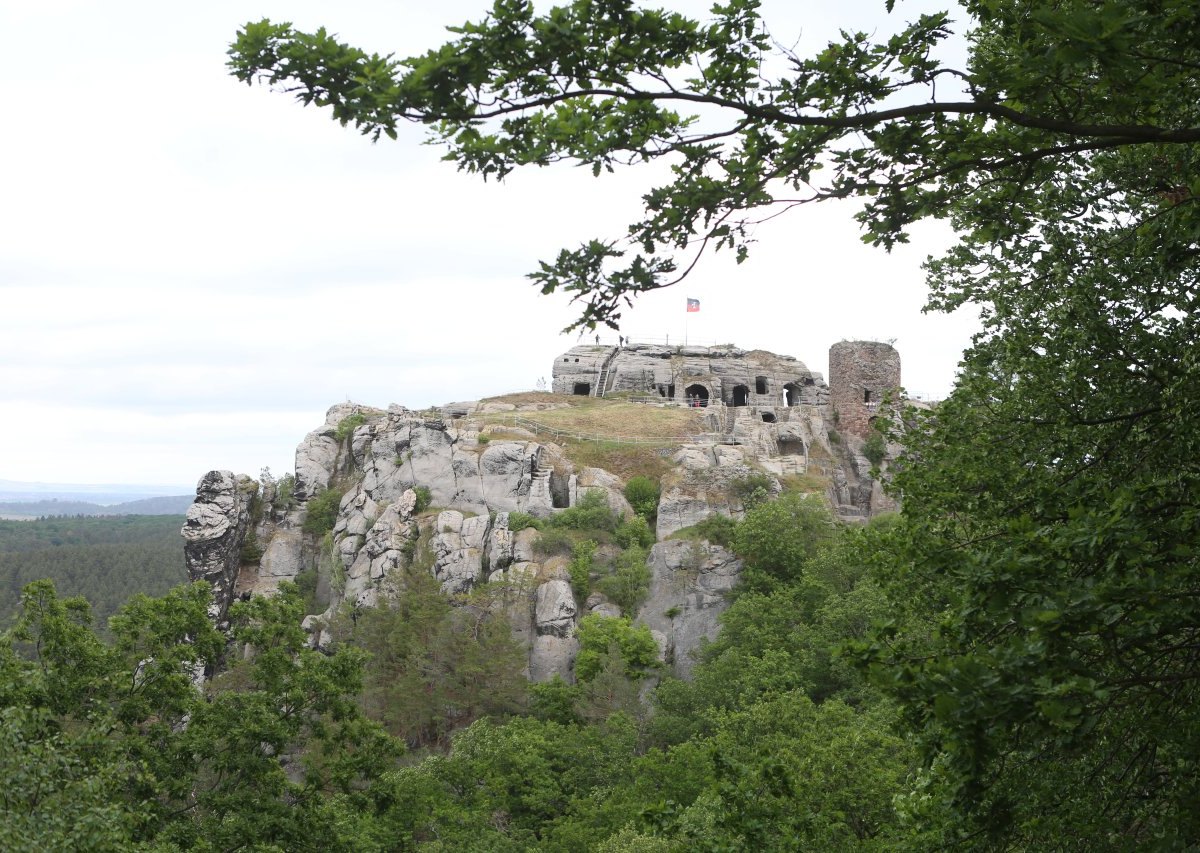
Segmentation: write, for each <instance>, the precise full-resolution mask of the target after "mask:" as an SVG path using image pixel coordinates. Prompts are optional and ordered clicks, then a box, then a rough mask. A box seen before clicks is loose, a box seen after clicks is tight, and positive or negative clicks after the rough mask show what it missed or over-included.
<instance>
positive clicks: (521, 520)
mask: <svg viewBox="0 0 1200 853" xmlns="http://www.w3.org/2000/svg"><path fill="white" fill-rule="evenodd" d="M543 526H544V525H543V523H542V520H541V519H540V518H536V517H534V516H532V515H530V514H529V513H527V512H510V513H509V514H508V529H509V530H511V531H513V532H514V533H516V532H517V531H518V530H524V529H525V528H527V527H532V528H533V529H534V530H541V529H542V527H543Z"/></svg>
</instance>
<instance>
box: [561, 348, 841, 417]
mask: <svg viewBox="0 0 1200 853" xmlns="http://www.w3.org/2000/svg"><path fill="white" fill-rule="evenodd" d="M553 375H554V392H555V393H556V394H577V395H584V396H591V397H602V396H604V395H605V394H610V393H614V392H620V391H625V392H633V393H635V394H645V395H649V396H653V397H659V398H661V399H668V400H676V401H687V400H694V399H697V398H702V399H703V401H706V402H717V401H720V402H723V403H725V404H726V405H728V406H751V407H765V408H768V409H774V408H776V407H781V408H789V407H792V406H798V405H802V404H803V405H822V404H824V403H825V402H826V400H827V399H828V393H829V391H828V388H827V387H826V385H825V381H824V379H823V378H822V376H821V374H820V373H817V372H815V371H812V370H809V369H808V367H806V366H805V364H804V362H802V361H798V360H797V359H795V358H792V357H791V356H789V355H776V354H775V353H771V352H766V351H765V350H742V349H738V348H737V347H734V346H720V347H701V346H675V347H672V346H659V345H656V344H630V345H628V346H626V347H624V348H618V347H610V346H600V345H596V346H592V345H590V344H588V345H584V346H576V347H572V348H571V349H569V350H568V351H567V352H565V353H563V354H562V355H560V356H558V357H557V358H556V359H555V360H554V370H553Z"/></svg>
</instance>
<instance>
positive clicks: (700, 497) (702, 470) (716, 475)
mask: <svg viewBox="0 0 1200 853" xmlns="http://www.w3.org/2000/svg"><path fill="white" fill-rule="evenodd" d="M671 461H672V462H674V463H675V465H676V469H675V472H674V473H673V474H672V475H671V476H670V477H668V478H666V479H665V480H664V482H663V490H662V495H661V496H660V498H659V502H658V524H657V528H656V532H657V535H658V538H659V539H660V540H661V539H666V538H667V537H668V536H670V535H671V534H672V533H675V532H676V531H679V530H682V529H684V528H685V527H691V526H692V525H694V524H698V523H700V522H701V521H703V520H704V519H706V518H708V517H709V516H710V515H717V514H720V515H727V516H731V517H734V518H740V517H741V515H742V513H743V511H744V507H743V506H742V504H741V501H740V500H738V499H737V497H736V496H735V495H734V494H733V490H732V484H733V482H734V481H735V480H739V479H742V478H745V477H748V476H750V475H752V474H754V473H757V472H756V471H755V470H754V469H753V468H751V467H750V466H749V465H747V464H746V457H745V453H744V451H743V450H742V449H741V448H739V447H728V446H722V445H715V446H714V445H697V444H689V445H684V447H683V448H682V449H680V450H679V452H677V453H676V454H675V455H674V456H673V457H672V459H671Z"/></svg>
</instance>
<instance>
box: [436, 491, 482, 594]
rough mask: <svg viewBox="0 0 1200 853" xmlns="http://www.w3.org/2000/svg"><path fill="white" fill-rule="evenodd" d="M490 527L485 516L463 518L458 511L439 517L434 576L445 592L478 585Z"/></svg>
mask: <svg viewBox="0 0 1200 853" xmlns="http://www.w3.org/2000/svg"><path fill="white" fill-rule="evenodd" d="M489 527H490V523H489V520H488V517H487V516H486V515H481V516H479V515H477V516H474V517H472V518H464V517H463V514H462V513H461V512H458V511H456V510H446V511H445V512H442V513H439V514H438V517H437V533H435V534H434V537H433V548H434V551H435V553H436V554H437V560H436V561H435V562H434V564H433V574H434V576H435V577H436V578H437V579H438V581H440V582H441V584H442V591H443V592H445V593H447V594H453V593H458V592H466V591H467V590H469V589H470V588H471V587H472V586H474V585H475V584H476V583H478V582H479V580H480V579H481V577H482V575H483V554H484V548H485V546H486V542H487V534H488V528H489Z"/></svg>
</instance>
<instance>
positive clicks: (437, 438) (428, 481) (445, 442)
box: [296, 406, 555, 535]
mask: <svg viewBox="0 0 1200 853" xmlns="http://www.w3.org/2000/svg"><path fill="white" fill-rule="evenodd" d="M355 408H356V409H358V408H360V407H355ZM335 410H336V411H337V412H338V413H342V412H343V410H344V407H334V409H331V410H330V413H331V414H330V417H331V418H332V417H333V416H334V413H335ZM374 411H375V412H376V414H375V415H374V417H373V419H371V420H370V421H369V422H368V423H365V424H363V425H362V426H359V427H358V428H357V429H355V430H354V433H353V435H352V436H351V438H350V453H349V454H348V456H346V455H345V454H343V455H342V456H339V448H338V445H337V442H336V441H335V440H334V438H333V435H334V433H335V432H336V421H335V422H334V423H333V424H332V425H330V424H328V423H327V424H326V426H325V427H322V428H321V429H319V430H315V431H314V432H312V433H310V434H309V435H308V437H307V438H305V440H304V442H303V443H302V444H301V446H300V449H299V450H298V451H297V453H296V466H297V472H296V478H297V492H298V493H299V492H300V490H301V484H303V493H304V495H305V496H311V494H312V493H313V491H314V490H320V489H321V488H325V487H327V486H328V484H329V483H330V482H331V481H332V480H333V478H334V475H335V474H336V473H337V472H336V471H335V468H336V466H337V465H339V464H342V465H344V467H345V468H346V469H348V470H351V471H354V472H356V473H361V476H362V479H361V483H360V488H361V491H362V493H363V494H364V495H366V496H368V497H369V498H370V499H371V500H372V501H374V502H375V503H376V504H379V505H385V506H386V505H387V504H389V503H391V502H393V501H395V500H396V499H398V498H399V497H400V495H402V494H403V493H404V492H405V491H407V490H408V489H411V488H414V487H416V486H424V487H425V488H427V489H429V491H430V493H431V494H432V498H433V503H434V504H436V505H438V506H452V507H456V508H458V509H462V510H466V511H470V512H475V513H486V512H488V511H489V510H522V511H524V512H529V513H531V514H542V515H546V514H549V512H550V510H551V509H552V508H553V507H554V506H555V503H554V498H553V496H552V494H551V490H550V488H549V486H548V482H547V481H548V480H549V463H550V457H551V456H552V454H553V451H551V450H550V449H549V448H547V447H546V446H545V445H542V444H540V443H538V442H536V441H493V442H489V443H486V444H484V443H481V442H480V441H479V440H478V432H477V431H476V430H475V428H474V426H473V425H470V424H464V423H463V422H461V421H458V422H456V421H451V422H446V421H442V420H440V419H428V418H423V417H421V416H419V415H417V414H414V413H412V412H410V411H408V410H407V409H405V408H403V407H401V406H392V407H391V408H389V409H388V411H387V412H386V413H383V412H379V411H378V410H374ZM343 416H344V414H343ZM302 466H303V471H304V473H303V476H301V468H302ZM352 535H361V534H352Z"/></svg>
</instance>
